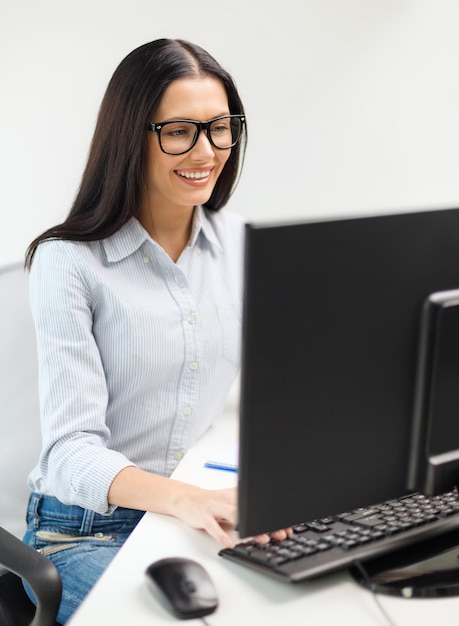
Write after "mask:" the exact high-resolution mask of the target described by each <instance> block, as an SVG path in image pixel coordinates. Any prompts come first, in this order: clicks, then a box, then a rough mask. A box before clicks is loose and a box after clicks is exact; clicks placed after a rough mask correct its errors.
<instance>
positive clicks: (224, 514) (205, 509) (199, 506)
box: [172, 485, 237, 548]
mask: <svg viewBox="0 0 459 626" xmlns="http://www.w3.org/2000/svg"><path fill="white" fill-rule="evenodd" d="M187 487H188V489H185V490H184V493H182V495H181V497H180V498H179V499H178V501H177V502H176V504H175V506H174V510H173V511H172V515H174V516H175V517H177V518H178V519H180V520H182V521H183V522H185V524H188V526H191V527H192V528H199V529H202V530H205V531H206V532H207V533H208V534H209V535H210V536H211V537H213V538H214V539H215V540H216V541H218V543H220V544H221V545H223V546H224V547H225V548H232V547H233V546H234V544H235V543H236V541H235V539H234V537H232V536H231V534H230V533H231V530H234V527H235V525H236V517H237V495H236V493H237V492H236V489H235V488H229V489H217V490H209V489H200V488H198V487H193V486H191V485H187Z"/></svg>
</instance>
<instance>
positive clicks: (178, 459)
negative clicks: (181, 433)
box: [174, 450, 183, 461]
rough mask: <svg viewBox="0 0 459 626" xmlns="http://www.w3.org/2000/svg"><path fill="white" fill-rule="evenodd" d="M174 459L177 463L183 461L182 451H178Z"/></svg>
mask: <svg viewBox="0 0 459 626" xmlns="http://www.w3.org/2000/svg"><path fill="white" fill-rule="evenodd" d="M174 459H175V460H176V461H181V460H182V459H183V452H181V450H177V452H175V453H174Z"/></svg>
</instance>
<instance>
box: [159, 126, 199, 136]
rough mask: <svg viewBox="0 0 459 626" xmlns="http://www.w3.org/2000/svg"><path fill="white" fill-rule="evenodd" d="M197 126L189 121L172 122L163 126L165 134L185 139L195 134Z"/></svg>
mask: <svg viewBox="0 0 459 626" xmlns="http://www.w3.org/2000/svg"><path fill="white" fill-rule="evenodd" d="M195 131H196V128H195V127H194V126H193V125H192V124H187V123H183V122H181V123H175V122H174V123H172V124H165V125H164V126H163V130H162V132H163V136H164V137H168V138H169V139H183V138H186V137H189V136H190V135H191V136H192V135H194V133H195Z"/></svg>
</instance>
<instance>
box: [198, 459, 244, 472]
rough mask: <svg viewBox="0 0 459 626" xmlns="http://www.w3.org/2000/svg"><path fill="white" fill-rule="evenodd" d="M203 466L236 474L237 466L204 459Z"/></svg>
mask: <svg viewBox="0 0 459 626" xmlns="http://www.w3.org/2000/svg"><path fill="white" fill-rule="evenodd" d="M204 467H208V468H209V469H216V470H222V471H223V472H234V473H236V474H237V467H236V466H235V465H223V464H221V463H213V462H212V461H206V462H205V463H204Z"/></svg>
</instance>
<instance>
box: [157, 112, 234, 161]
mask: <svg viewBox="0 0 459 626" xmlns="http://www.w3.org/2000/svg"><path fill="white" fill-rule="evenodd" d="M244 123H245V116H244V115H222V116H220V117H215V118H214V119H212V120H209V121H208V122H197V121H195V120H173V121H170V122H161V123H159V124H155V123H153V122H152V123H150V124H149V125H148V130H152V131H154V132H156V133H158V140H159V146H160V148H161V150H162V151H163V152H165V153H166V154H174V155H178V154H185V152H189V151H190V150H191V149H192V148H193V147H194V146H195V145H196V142H197V141H198V137H199V133H200V132H201V131H202V130H205V131H206V135H207V138H208V140H209V141H210V143H211V144H212V145H213V146H214V148H218V149H219V150H228V149H229V148H232V147H233V146H235V145H236V144H237V142H238V141H239V139H240V138H241V134H242V128H243V126H244Z"/></svg>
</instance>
